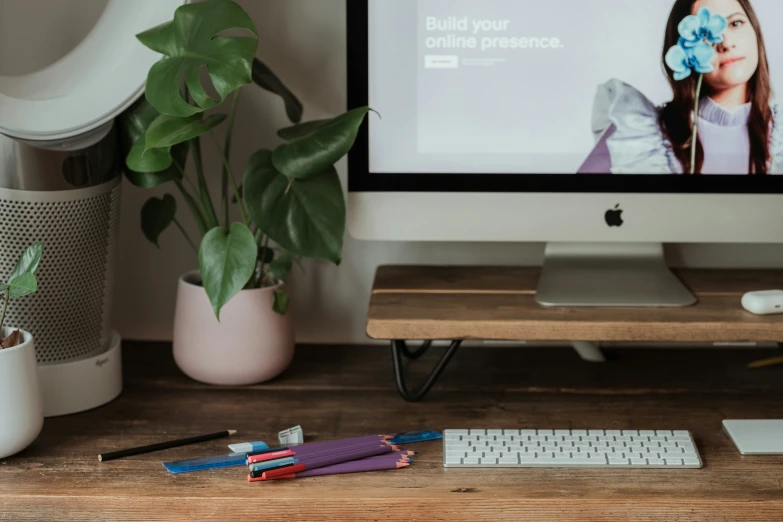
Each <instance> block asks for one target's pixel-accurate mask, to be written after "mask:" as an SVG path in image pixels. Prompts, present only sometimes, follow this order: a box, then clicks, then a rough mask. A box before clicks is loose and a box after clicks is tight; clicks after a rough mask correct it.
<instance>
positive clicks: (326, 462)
mask: <svg viewBox="0 0 783 522" xmlns="http://www.w3.org/2000/svg"><path fill="white" fill-rule="evenodd" d="M395 449H396V448H393V447H392V446H379V447H377V448H364V449H358V450H355V451H352V452H349V453H340V454H339V455H315V456H314V457H312V458H308V457H304V458H302V459H300V461H299V463H298V464H295V465H293V466H287V467H285V468H280V469H275V470H271V471H267V472H265V473H264V475H263V477H262V478H265V479H269V478H273V477H279V476H282V475H289V474H291V473H299V472H302V471H307V470H310V469H317V468H324V467H326V466H333V465H335V464H342V463H343V462H350V461H352V460H359V459H364V458H367V457H373V456H375V455H383V454H384V453H392V452H393V451H394V450H395Z"/></svg>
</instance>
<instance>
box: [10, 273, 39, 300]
mask: <svg viewBox="0 0 783 522" xmlns="http://www.w3.org/2000/svg"><path fill="white" fill-rule="evenodd" d="M37 289H38V280H37V279H36V278H35V274H34V273H32V272H25V273H23V274H21V275H19V276H17V277H14V278H12V279H10V280H9V281H8V294H9V295H10V296H11V297H24V296H26V295H30V294H32V293H33V292H35V291H36V290H37Z"/></svg>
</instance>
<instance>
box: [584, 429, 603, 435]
mask: <svg viewBox="0 0 783 522" xmlns="http://www.w3.org/2000/svg"><path fill="white" fill-rule="evenodd" d="M587 434H588V435H593V436H598V435H604V430H587Z"/></svg>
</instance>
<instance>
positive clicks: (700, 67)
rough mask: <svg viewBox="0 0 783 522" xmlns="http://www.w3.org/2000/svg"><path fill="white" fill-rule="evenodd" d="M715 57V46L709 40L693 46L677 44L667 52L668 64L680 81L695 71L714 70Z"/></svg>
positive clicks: (708, 71) (702, 72)
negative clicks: (713, 61) (713, 60)
mask: <svg viewBox="0 0 783 522" xmlns="http://www.w3.org/2000/svg"><path fill="white" fill-rule="evenodd" d="M713 58H715V48H714V47H712V46H711V45H710V44H708V43H707V42H704V41H702V42H698V43H697V44H696V45H694V46H693V47H682V46H680V45H675V46H674V47H672V48H671V49H669V52H667V53H666V65H668V66H669V69H671V70H672V71H674V79H675V80H676V81H680V80H684V79H685V78H687V77H688V76H690V75H691V72H693V71H695V72H697V73H699V74H705V73H711V72H712V71H714V70H715V68H714V67H713V66H712V59H713Z"/></svg>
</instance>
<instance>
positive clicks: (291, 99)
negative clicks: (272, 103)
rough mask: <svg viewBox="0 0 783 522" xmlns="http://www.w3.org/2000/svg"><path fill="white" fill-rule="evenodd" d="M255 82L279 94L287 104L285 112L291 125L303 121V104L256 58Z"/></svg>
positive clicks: (254, 64) (254, 65)
mask: <svg viewBox="0 0 783 522" xmlns="http://www.w3.org/2000/svg"><path fill="white" fill-rule="evenodd" d="M253 82H254V83H255V84H256V85H258V86H259V87H261V88H262V89H265V90H267V91H269V92H271V93H273V94H277V95H278V96H280V97H281V98H282V99H283V102H284V103H285V112H286V114H287V115H288V119H289V120H291V123H299V122H300V121H302V112H303V111H304V108H303V107H302V102H300V101H299V99H298V98H297V97H296V95H295V94H294V93H293V92H291V90H290V89H289V88H288V87H286V86H285V84H283V82H282V81H281V80H280V78H278V77H277V75H276V74H275V73H274V72H272V69H270V68H269V67H267V65H266V64H265V63H264V62H262V61H261V60H259V59H258V58H255V59H254V60H253Z"/></svg>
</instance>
